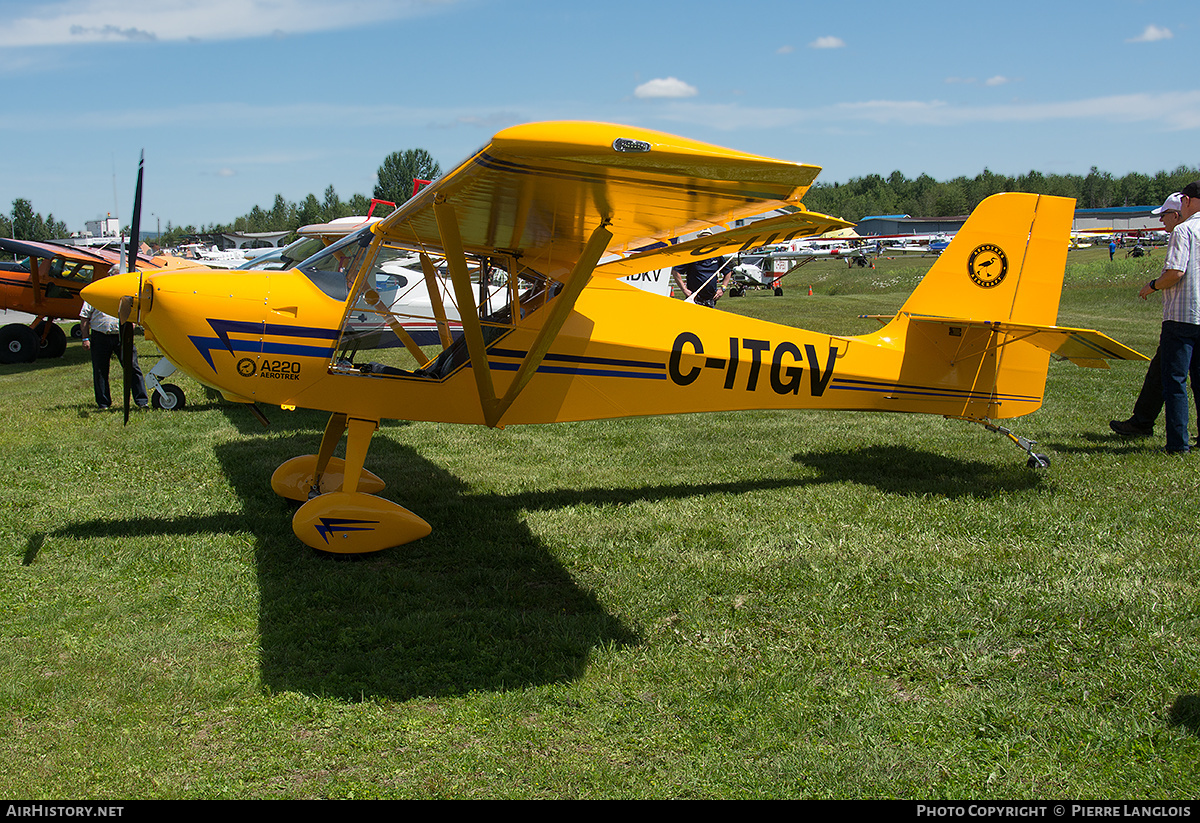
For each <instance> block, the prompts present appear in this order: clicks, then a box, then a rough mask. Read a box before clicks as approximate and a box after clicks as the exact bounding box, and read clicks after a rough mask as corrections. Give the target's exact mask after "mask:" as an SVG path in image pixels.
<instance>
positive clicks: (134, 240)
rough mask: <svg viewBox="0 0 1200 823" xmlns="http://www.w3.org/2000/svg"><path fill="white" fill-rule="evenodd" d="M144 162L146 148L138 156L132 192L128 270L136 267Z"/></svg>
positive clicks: (140, 222) (140, 223)
mask: <svg viewBox="0 0 1200 823" xmlns="http://www.w3.org/2000/svg"><path fill="white" fill-rule="evenodd" d="M145 164H146V150H145V149H142V154H141V156H140V157H138V174H137V188H136V189H134V192H133V222H132V223H130V224H129V258H128V259H129V271H133V270H134V269H136V268H137V254H138V241H139V235H140V233H141V225H142V172H143V171H144V167H145Z"/></svg>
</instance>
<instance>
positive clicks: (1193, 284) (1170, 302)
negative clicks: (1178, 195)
mask: <svg viewBox="0 0 1200 823" xmlns="http://www.w3.org/2000/svg"><path fill="white" fill-rule="evenodd" d="M1167 269H1174V270H1176V271H1181V272H1183V277H1181V278H1180V279H1179V282H1177V283H1176V284H1175V285H1174V286H1171V287H1170V288H1167V289H1163V290H1162V294H1163V320H1174V321H1175V322H1178V323H1191V324H1192V325H1194V326H1200V213H1197V214H1194V215H1192V216H1191V217H1189V218H1188V219H1187V220H1184V221H1183V222H1182V223H1180V224H1179V225H1178V226H1176V227H1175V230H1174V231H1172V232H1171V240H1170V242H1169V243H1168V244H1167V260H1166V262H1165V263H1163V271H1166V270H1167Z"/></svg>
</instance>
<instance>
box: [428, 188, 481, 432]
mask: <svg viewBox="0 0 1200 823" xmlns="http://www.w3.org/2000/svg"><path fill="white" fill-rule="evenodd" d="M433 216H434V217H435V218H436V220H437V226H438V234H440V235H441V237H442V250H443V251H444V252H445V253H446V266H447V267H449V269H450V282H451V284H452V285H453V286H454V297H455V299H456V300H457V301H458V315H459V320H460V321H461V322H462V328H463V337H464V338H466V341H467V352H468V353H469V354H470V356H471V371H472V372H474V374H475V385H476V386H477V387H478V389H479V403H480V405H482V406H483V417H484V420H485V421H487V423H488V425H489V426H490V425H492V422H491V415H490V413H489V412H490V410H491V408H492V407H493V406H494V405H495V404H496V390H495V388H494V387H493V386H492V375H491V373H490V372H489V371H488V363H487V344H486V343H485V342H484V339H483V326H482V324H481V323H480V322H479V312H478V311H476V309H475V296H474V295H473V294H471V274H470V272H468V271H467V256H466V252H465V251H464V250H463V244H462V235H461V234H459V231H458V217H457V216H456V215H455V213H454V207H453V206H451V205H450V204H449V203H446V202H445V201H441V200H435V201H434V204H433Z"/></svg>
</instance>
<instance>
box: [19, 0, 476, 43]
mask: <svg viewBox="0 0 1200 823" xmlns="http://www.w3.org/2000/svg"><path fill="white" fill-rule="evenodd" d="M458 1H459V0H272V2H269V3H247V2H244V0H51V1H50V2H38V3H33V2H26V3H7V2H6V3H5V4H4V6H3V7H2V9H3V10H0V46H5V47H14V48H15V47H19V46H55V45H64V44H76V43H104V42H130V41H161V42H169V41H180V40H236V39H244V38H250V37H271V36H278V35H279V33H280V29H281V28H283V29H286V30H287V31H289V32H292V33H299V32H308V31H323V30H328V29H335V28H338V29H341V28H351V27H354V26H360V25H366V24H370V23H376V22H380V21H385V20H396V19H401V18H405V17H413V16H416V15H418V14H421V13H423V12H426V11H432V10H436V9H437V8H438V7H441V6H446V5H451V4H452V3H455V2H458Z"/></svg>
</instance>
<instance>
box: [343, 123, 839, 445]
mask: <svg viewBox="0 0 1200 823" xmlns="http://www.w3.org/2000/svg"><path fill="white" fill-rule="evenodd" d="M818 172H820V168H819V167H818V166H812V165H806V164H801V163H790V162H784V161H780V160H773V159H770V158H766V157H760V156H758V155H752V154H746V153H743V152H737V151H732V150H730V149H724V148H720V147H717V146H713V145H709V144H707V143H700V142H696V141H693V140H687V139H686V138H682V137H676V136H673V135H668V134H664V133H661V132H655V131H649V130H645V129H637V128H631V127H628V126H618V125H611V124H604V123H584V122H573V121H570V122H557V123H537V124H530V125H524V126H515V127H513V128H509V129H505V130H504V131H501V132H499V133H498V134H497V135H496V136H494V137H493V138H492V139H491V141H490V142H489V143H488V144H487V145H486V146H484V147H483V148H482V149H480V150H479V151H478V152H476V153H475V154H474V155H473V156H471V157H470V158H468V159H467V160H466V161H465V162H463V163H462V164H460V165H459V166H458V167H457V168H455V169H454V170H453V171H451V172H450V173H449V174H446V175H444V176H443V177H441V178H439V179H437V180H436V181H434V182H433V183H432V184H430V185H429V186H426V187H425V188H423V189H422V190H421V191H420V192H419V193H417V194H416V195H414V196H413V197H412V198H411V199H409V200H408V201H407V202H406V203H405V204H404V205H402V206H401V207H400V208H399V209H397V210H396V211H395V212H393V213H392V214H390V215H388V216H387V217H385V218H384V219H383V220H381V221H380V222H378V223H376V224H375V225H374V226H372V227H371V235H372V236H373V238H374V240H373V241H371V242H373V243H374V244H375V245H377V246H378V245H381V244H382V245H390V246H394V247H397V248H399V249H410V250H413V251H416V252H419V253H420V254H421V256H422V261H423V262H422V267H423V268H424V269H425V275H424V276H425V280H426V282H427V284H432V282H433V279H434V277H435V276H437V275H435V273H434V270H433V264H432V262H431V258H432V257H433V256H434V255H436V256H438V257H440V258H443V259H444V261H445V265H446V268H447V270H448V274H449V279H450V281H451V282H452V283H453V291H454V299H455V302H456V303H457V306H458V310H459V314H460V316H461V321H462V332H463V338H464V339H465V343H466V349H467V352H468V353H469V360H470V363H471V369H472V371H473V372H474V374H475V381H476V384H477V386H478V390H479V396H480V402H481V404H482V406H483V409H484V414H485V419H486V421H487V422H488V424H489V425H495V424H496V422H497V421H498V420H499V419H500V417H501V416H502V415H503V414H504V411H505V410H506V409H507V408H508V407H509V406H510V405H511V403H512V402H513V400H514V399H515V398H516V396H517V395H518V394H520V392H521V391H522V390H523V389H524V387H525V385H526V384H527V383H528V381H529V380H530V379H531V378H532V376H533V374H534V373H535V372H536V371H537V368H538V365H539V364H540V363H541V361H542V359H543V358H544V357H545V355H546V353H547V352H548V350H549V348H550V345H551V343H553V341H554V339H555V337H556V336H557V334H558V332H559V330H561V328H562V326H563V324H564V323H565V322H566V320H567V317H568V315H569V314H570V312H571V311H572V309H573V308H574V306H575V303H576V301H577V300H578V298H579V295H580V294H581V293H582V290H583V289H584V287H585V286H586V285H587V283H588V282H589V281H590V280H591V277H592V274H593V271H594V270H595V268H596V265H597V263H598V262H599V261H600V260H601V259H602V258H604V257H609V256H614V255H620V256H624V255H627V254H630V253H631V252H633V251H636V250H638V249H644V248H645V247H646V246H649V245H651V244H652V243H655V242H657V241H661V240H664V239H666V238H670V237H679V236H683V235H686V234H688V233H690V232H695V231H698V230H699V229H702V228H710V227H712V226H713V225H717V224H722V225H724V224H729V223H731V222H733V221H734V220H738V219H742V218H749V217H753V216H757V215H760V214H762V213H764V212H766V211H770V210H772V209H785V208H786V209H788V210H789V211H793V212H796V213H798V214H800V215H802V217H801V218H800V220H801V221H804V220H807V219H808V218H805V217H803V215H805V214H807V212H804V211H803V210H802V209H800V208H797V207H799V204H800V199H801V198H802V197H803V196H804V194H805V192H807V191H808V189H809V187H810V186H811V185H812V183H813V180H814V179H815V178H816V176H817V174H818ZM821 217H822V218H823V216H821ZM830 219H832V218H823V219H820V220H819V222H821V223H822V224H824V222H826V221H828V220H830ZM793 222H794V221H793ZM790 225H791V224H789V226H790ZM837 225H844V223H843V222H842V221H837ZM794 228H795V227H794V226H791V228H789V229H788V230H789V231H790V230H794ZM780 230H781V231H782V229H780ZM737 236H738V237H741V238H742V239H741V241H740V242H742V243H745V242H754V241H753V240H752V238H751V237H750V236H749V235H737ZM364 239H366V238H365V236H364ZM331 248H332V247H331ZM694 250H695V249H694V248H693V247H687V248H685V249H684V253H685V254H687V255H690V254H691V253H692V252H693V251H694ZM716 254H720V251H719V250H718V251H715V252H714V253H713V254H712V255H709V256H715V255H716ZM490 256H503V257H504V258H506V259H507V260H508V261H509V262H508V263H507V264H506V265H508V266H510V267H512V268H514V269H516V274H517V276H518V277H527V276H529V275H530V274H533V275H536V276H537V277H540V278H544V280H545V281H546V282H547V283H551V284H557V285H552V286H551V287H549V288H547V289H546V290H545V291H544V294H546V295H548V296H549V295H553V298H554V299H553V301H552V303H551V305H549V306H548V308H549V311H548V312H547V313H545V314H543V315H540V317H541V319H540V322H539V325H538V332H537V337H536V339H535V340H534V342H533V344H532V345H531V346H530V347H529V350H528V352H527V354H526V355H525V358H524V359H523V360H522V362H521V363H520V365H519V366H518V367H517V369H516V375H515V376H514V377H513V378H512V380H511V382H509V383H508V387H507V390H506V392H505V394H504V396H502V397H500V396H497V392H496V388H495V386H494V384H493V381H492V374H491V372H490V368H489V365H488V358H487V342H486V340H487V330H486V329H485V328H484V325H483V324H482V323H481V322H480V318H479V316H478V314H477V313H476V312H475V310H474V309H475V298H474V294H473V293H474V288H475V286H474V281H473V280H472V274H471V271H470V266H471V263H470V260H469V258H471V257H476V258H487V257H490ZM646 259H647V258H641V259H640V260H639V262H638V263H637V264H635V267H641V266H646V263H645V260H646ZM662 265H665V263H661V262H654V261H652V262H651V263H650V264H649V265H648V266H647V268H657V267H659V266H662ZM635 270H636V271H645V270H646V268H632V269H628V270H623V271H616V270H615V269H614V270H613V271H611V272H607V273H611V274H612V275H613V276H614V277H619V276H621V275H622V274H627V273H631V272H633V271H635ZM477 271H482V269H479V270H477ZM516 281H517V277H510V282H513V283H515V282H516ZM478 283H479V285H480V287H481V291H482V283H483V277H482V275H480V278H479V280H478ZM363 285H364V284H363V283H362V279H361V276H360V278H359V281H358V282H357V283H356V286H355V288H356V289H358V291H357V292H356V293H363V294H365V292H362V288H363ZM431 297H432V287H431ZM374 299H376V300H377V299H378V297H375V298H374ZM480 299H481V302H482V301H483V300H485V299H486V296H485V295H483V294H480ZM514 302H515V301H514ZM435 311H436V309H435ZM438 322H439V325H441V324H442V323H443V320H442V318H441V317H438ZM389 325H393V324H391V323H389ZM394 325H397V326H399V324H394ZM393 330H396V329H393ZM397 336H398V337H401V339H402V340H404V344H405V346H406V347H408V348H409V349H410V350H413V349H415V348H416V347H415V346H410V343H411V342H413V341H410V340H405V339H404V337H403V335H401V334H400V333H399V331H397ZM444 345H447V346H448V345H449V344H448V342H444ZM414 354H415V352H414Z"/></svg>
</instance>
